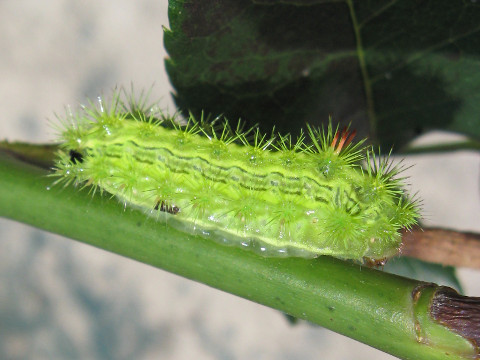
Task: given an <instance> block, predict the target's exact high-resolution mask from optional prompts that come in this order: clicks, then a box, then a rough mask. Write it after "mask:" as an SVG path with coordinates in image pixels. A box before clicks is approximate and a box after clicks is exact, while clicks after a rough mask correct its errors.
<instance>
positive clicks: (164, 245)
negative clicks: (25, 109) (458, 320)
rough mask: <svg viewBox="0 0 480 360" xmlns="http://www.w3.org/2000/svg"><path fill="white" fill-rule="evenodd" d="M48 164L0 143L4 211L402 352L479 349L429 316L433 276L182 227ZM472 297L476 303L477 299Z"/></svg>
mask: <svg viewBox="0 0 480 360" xmlns="http://www.w3.org/2000/svg"><path fill="white" fill-rule="evenodd" d="M46 174H47V173H46V172H45V171H44V170H41V169H39V168H36V167H33V166H31V165H28V164H25V163H23V162H21V161H18V160H15V159H13V158H12V157H10V156H9V155H5V154H3V153H1V152H0V216H4V217H7V218H11V219H15V220H18V221H21V222H25V223H27V224H30V225H33V226H36V227H39V228H42V229H45V230H47V231H51V232H55V233H58V234H62V235H65V236H68V237H71V238H73V239H76V240H79V241H82V242H85V243H88V244H91V245H94V246H97V247H100V248H103V249H106V250H109V251H112V252H115V253H118V254H121V255H124V256H127V257H130V258H133V259H136V260H139V261H141V262H144V263H147V264H150V265H153V266H156V267H159V268H162V269H165V270H167V271H170V272H173V273H176V274H179V275H182V276H184V277H187V278H190V279H193V280H196V281H199V282H202V283H205V284H207V285H209V286H212V287H215V288H218V289H221V290H224V291H227V292H230V293H232V294H236V295H239V296H242V297H244V298H246V299H250V300H252V301H255V302H258V303H261V304H264V305H267V306H270V307H273V308H276V309H279V310H281V311H284V312H286V313H288V314H291V315H293V316H295V317H299V318H303V319H306V320H309V321H311V322H314V323H317V324H320V325H322V326H324V327H327V328H329V329H332V330H334V331H336V332H339V333H342V334H344V335H346V336H349V337H351V338H354V339H357V340H359V341H361V342H364V343H366V344H369V345H371V346H374V347H376V348H378V349H381V350H383V351H386V352H388V353H391V354H393V355H396V356H399V357H401V358H405V359H446V358H448V359H473V358H474V357H475V356H476V355H478V349H476V348H475V346H474V345H473V343H474V341H475V339H471V338H469V339H468V340H467V339H466V338H464V337H462V336H461V335H459V334H462V332H458V330H455V331H457V332H458V334H457V333H455V332H454V331H453V330H449V328H448V326H449V325H448V323H446V325H442V323H441V322H440V321H438V320H434V318H433V317H432V315H431V309H432V304H435V295H436V294H437V293H438V292H439V291H440V290H441V289H442V288H439V287H437V286H435V285H433V284H425V283H422V282H418V281H414V280H410V279H405V278H402V277H398V276H394V275H390V274H386V273H383V272H381V271H376V270H372V269H368V268H364V267H361V266H359V265H356V264H351V263H347V262H343V261H340V260H337V259H334V258H330V257H320V258H317V259H313V260H307V259H299V258H284V259H281V258H264V257H261V256H258V255H256V254H254V253H251V252H249V251H244V250H242V249H237V248H232V247H227V246H223V245H220V244H216V243H215V242H213V241H210V240H208V239H203V238H199V237H195V236H191V235H186V234H184V233H181V232H178V231H176V230H174V229H171V228H169V227H168V226H166V225H165V224H163V223H160V222H156V221H154V220H152V219H147V218H146V217H145V215H144V214H143V213H142V212H140V211H136V210H130V209H127V210H126V211H124V209H123V207H122V206H121V205H120V204H119V203H118V202H117V201H115V200H113V199H110V198H109V197H101V196H93V197H92V196H91V195H89V194H88V192H87V191H85V190H84V191H78V189H74V188H72V187H66V188H60V187H55V186H52V183H53V180H52V178H49V177H47V176H46ZM472 301H473V303H474V304H476V305H474V307H475V306H476V307H478V299H473V300H472ZM436 319H438V317H437V318H436ZM473 326H475V323H474V324H473ZM476 326H478V324H476ZM447 353H448V355H446V354H447Z"/></svg>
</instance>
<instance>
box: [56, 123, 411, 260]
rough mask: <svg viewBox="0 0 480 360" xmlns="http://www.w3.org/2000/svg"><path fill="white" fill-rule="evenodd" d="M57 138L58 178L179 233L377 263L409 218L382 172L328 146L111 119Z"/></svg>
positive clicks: (406, 205) (391, 250)
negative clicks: (237, 138) (275, 146)
mask: <svg viewBox="0 0 480 360" xmlns="http://www.w3.org/2000/svg"><path fill="white" fill-rule="evenodd" d="M190 125H192V123H190ZM195 126H198V124H195ZM190 129H191V126H190ZM333 135H334V134H333V133H329V134H326V136H325V137H324V139H323V140H320V141H324V142H325V141H331V139H332V137H333ZM63 137H64V140H65V141H66V142H65V144H64V149H65V151H62V152H61V154H60V156H59V160H58V164H57V174H58V175H60V176H61V177H62V178H63V180H64V181H66V182H71V181H74V182H75V183H85V184H88V185H90V184H92V185H95V186H97V187H99V188H100V189H102V190H106V191H107V192H109V193H111V194H114V195H116V196H117V197H118V198H120V199H121V200H122V201H123V202H125V204H126V205H133V206H137V207H140V208H142V209H144V210H145V211H146V213H147V214H149V215H152V216H155V217H157V218H159V219H162V220H164V221H166V222H167V224H169V225H172V226H174V227H176V228H178V229H180V230H182V231H186V232H189V233H195V234H199V235H201V236H204V237H208V238H211V239H213V240H215V241H218V242H222V243H225V244H228V245H234V246H241V247H245V248H249V249H252V250H254V251H256V252H258V253H261V254H264V255H265V256H300V257H315V256H318V255H321V254H323V255H332V256H335V257H339V258H346V259H356V260H361V259H362V258H369V259H373V260H376V259H377V260H379V259H383V258H385V257H390V256H393V255H395V254H396V253H397V252H398V249H399V246H400V243H401V237H400V234H399V232H398V231H399V230H400V229H401V228H403V227H405V226H410V225H411V224H413V223H415V221H416V217H417V212H416V208H415V207H414V206H412V203H411V202H408V200H406V199H405V198H404V195H403V193H402V191H401V189H396V190H395V191H391V188H392V186H391V185H392V184H390V186H389V185H388V181H390V180H389V178H388V176H386V175H385V176H383V175H382V174H374V173H372V171H365V170H363V169H362V168H361V166H360V165H359V164H358V162H357V163H351V161H350V160H349V159H348V158H347V157H346V156H344V155H343V154H342V152H341V151H337V150H336V149H335V148H334V146H332V147H329V146H323V148H322V150H315V151H312V150H311V148H310V149H307V148H305V147H302V150H287V149H283V150H269V149H267V146H266V145H265V144H264V146H257V147H255V146H250V145H238V144H236V143H230V142H228V141H227V142H225V141H222V140H218V139H217V138H215V137H212V136H210V137H208V136H204V135H200V134H199V133H198V132H196V131H191V130H190V131H189V130H188V129H180V128H178V126H177V127H174V128H172V127H168V126H167V127H166V126H162V125H158V124H154V123H152V122H151V121H150V122H148V121H136V120H127V119H123V118H121V117H120V119H118V116H117V119H114V120H112V119H111V118H109V119H101V118H100V119H96V122H84V123H81V124H80V125H79V127H78V128H77V129H75V131H74V130H66V131H65V133H64V134H63ZM317 140H318V139H317ZM324 145H325V144H324ZM70 150H74V151H75V152H78V153H79V154H81V155H82V156H81V157H82V160H81V161H80V160H79V159H73V158H72V153H71V152H69V151H70ZM370 170H371V169H370ZM395 184H396V183H395Z"/></svg>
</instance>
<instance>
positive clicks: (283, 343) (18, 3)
mask: <svg viewBox="0 0 480 360" xmlns="http://www.w3.org/2000/svg"><path fill="white" fill-rule="evenodd" d="M162 26H168V19H167V0H139V1H135V2H134V1H126V0H117V1H106V0H96V1H82V2H80V1H66V0H43V1H35V0H0V109H1V111H0V138H2V139H3V138H6V139H9V140H22V141H34V142H47V141H51V140H53V139H54V135H53V131H52V129H51V128H50V127H49V126H48V121H47V119H51V120H54V119H55V116H54V113H58V114H63V113H64V106H66V105H69V104H70V105H72V107H75V106H77V104H79V103H85V102H86V99H87V98H95V97H96V96H98V95H101V94H105V95H106V97H108V94H110V93H111V89H113V88H114V87H115V86H118V85H119V86H122V85H123V86H125V87H130V85H131V84H132V83H133V84H134V86H135V89H137V90H139V91H140V90H142V89H149V88H150V87H152V85H153V89H152V97H151V98H152V99H153V100H156V99H161V103H162V105H163V106H164V108H165V109H167V110H168V111H169V112H171V113H173V112H174V106H173V102H172V100H171V97H170V95H169V92H170V91H171V87H170V84H169V82H168V78H167V76H166V74H165V70H164V66H163V59H164V57H165V56H166V54H165V51H164V49H163V44H162ZM438 138H450V136H449V135H448V134H441V133H435V134H429V135H427V136H426V137H424V139H422V141H437V139H438ZM432 139H433V140H432ZM405 162H406V164H407V165H408V164H415V166H414V167H413V168H411V169H409V170H408V175H410V176H411V179H410V183H411V184H412V191H414V192H416V191H418V193H419V197H421V198H422V199H423V200H424V213H425V214H426V223H427V224H429V225H435V224H436V225H442V226H445V227H452V228H456V229H459V230H471V231H478V232H480V221H479V220H480V195H479V184H480V181H479V179H480V174H479V168H480V167H479V164H480V156H479V155H478V154H474V153H469V152H461V153H455V154H452V155H447V156H445V155H438V156H429V157H425V156H422V157H420V156H416V157H409V158H407V159H406V160H405ZM458 273H459V276H460V278H461V280H462V283H463V286H464V290H465V292H466V294H467V295H471V296H480V281H478V279H479V274H480V272H478V271H473V270H468V269H459V270H458ZM0 284H1V285H0V359H199V360H201V359H300V358H301V359H334V360H336V359H357V360H361V359H369V360H373V359H385V360H386V359H393V357H392V356H389V355H387V354H384V353H382V352H380V351H377V350H375V349H371V348H369V347H368V346H365V345H363V344H360V343H358V342H356V341H354V340H350V339H348V338H345V337H343V336H341V335H337V334H335V333H333V332H330V331H328V330H325V329H322V328H320V327H313V326H310V325H308V324H306V323H303V322H301V323H300V324H298V325H296V326H290V325H289V324H288V322H287V321H286V320H285V318H284V317H283V316H282V314H280V313H279V312H277V311H275V310H272V309H269V308H266V307H263V306H261V305H257V304H254V303H252V302H249V301H247V300H243V299H240V298H237V297H234V296H232V295H229V294H226V293H222V292H220V291H218V290H215V289H211V288H209V287H207V286H204V285H201V284H197V283H194V282H192V281H189V280H185V279H183V278H180V277H177V276H175V275H172V274H169V273H166V272H164V271H161V270H158V269H155V268H152V267H149V266H147V265H144V264H140V263H137V262H134V261H132V260H129V259H125V258H122V257H120V256H117V255H114V254H111V253H107V252H105V251H102V250H99V249H95V248H93V247H90V246H87V245H84V244H80V243H77V242H74V241H72V240H68V239H64V238H62V237H59V236H55V235H52V234H48V233H45V232H42V231H39V230H35V229H32V228H29V227H27V226H24V225H21V224H17V223H14V222H12V221H9V220H5V219H0Z"/></svg>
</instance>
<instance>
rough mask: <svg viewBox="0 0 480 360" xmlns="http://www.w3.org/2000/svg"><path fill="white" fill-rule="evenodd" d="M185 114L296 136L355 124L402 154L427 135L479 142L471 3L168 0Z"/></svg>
mask: <svg viewBox="0 0 480 360" xmlns="http://www.w3.org/2000/svg"><path fill="white" fill-rule="evenodd" d="M169 7H170V8H169V16H170V27H171V30H166V31H165V37H164V39H165V46H166V48H167V50H168V52H169V54H170V58H169V59H167V61H166V66H167V71H168V73H169V76H170V79H171V82H172V84H173V85H174V87H175V89H176V95H175V96H176V101H177V104H178V105H179V107H180V108H182V109H183V110H187V109H188V110H191V111H193V112H194V113H197V114H198V113H200V112H201V111H202V110H205V111H206V112H207V113H212V114H213V115H218V114H224V115H226V116H227V117H228V118H230V119H232V120H236V119H238V118H242V119H244V120H246V121H247V122H248V123H249V124H253V123H260V125H261V127H262V129H263V130H264V131H266V132H269V131H271V128H272V127H273V125H275V126H276V128H277V129H278V130H279V131H282V132H287V131H291V132H293V133H295V132H297V131H298V129H299V128H300V127H302V126H303V125H304V123H305V122H309V123H313V124H318V123H319V122H325V121H326V120H328V116H329V115H331V116H332V117H333V119H334V121H341V122H342V123H344V124H346V123H349V122H351V123H352V125H353V127H355V128H356V129H357V130H358V131H359V133H360V135H361V136H364V135H367V134H369V135H370V136H371V137H372V140H374V141H375V139H377V142H379V143H381V144H382V145H384V146H385V148H386V149H388V148H390V146H391V145H393V144H395V145H396V148H397V149H399V148H400V146H401V145H403V144H405V143H406V142H408V141H409V140H411V139H412V138H413V137H415V136H416V135H418V134H421V133H423V132H425V131H427V130H429V129H447V130H453V131H458V132H461V133H464V134H467V135H471V136H473V137H476V138H479V137H480V116H478V114H480V56H479V55H480V34H479V30H480V3H477V2H476V1H467V0H466V1H451V0H435V1H414V0H405V1H384V0H381V1H380V0H376V1H313V0H311V1H308V0H303V1H301V0H295V1H293V0H291V1H274V0H263V1H249V0H218V1H209V0H196V1H194V2H191V1H188V2H187V1H180V0H170V1H169Z"/></svg>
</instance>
